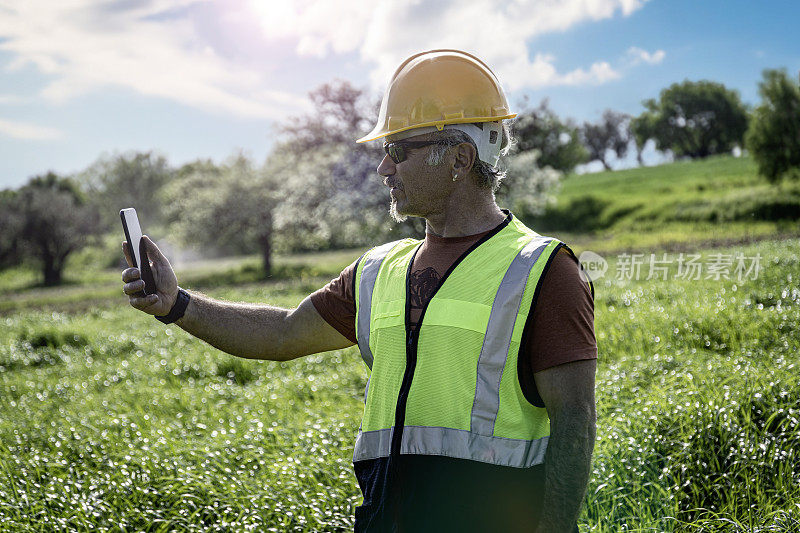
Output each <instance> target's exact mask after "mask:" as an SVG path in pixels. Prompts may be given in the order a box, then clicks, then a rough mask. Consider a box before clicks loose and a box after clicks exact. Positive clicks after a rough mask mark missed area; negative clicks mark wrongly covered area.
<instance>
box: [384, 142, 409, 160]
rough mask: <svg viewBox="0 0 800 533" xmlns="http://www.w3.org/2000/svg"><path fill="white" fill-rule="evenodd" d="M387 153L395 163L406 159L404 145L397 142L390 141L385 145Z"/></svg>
mask: <svg viewBox="0 0 800 533" xmlns="http://www.w3.org/2000/svg"><path fill="white" fill-rule="evenodd" d="M384 148H385V150H386V153H387V154H388V155H389V157H391V158H392V161H394V164H395V165H396V164H398V163H401V162H402V161H403V160H404V159H405V153H404V150H403V147H402V146H401V145H399V144H397V143H389V144H387V145H386V146H385V147H384Z"/></svg>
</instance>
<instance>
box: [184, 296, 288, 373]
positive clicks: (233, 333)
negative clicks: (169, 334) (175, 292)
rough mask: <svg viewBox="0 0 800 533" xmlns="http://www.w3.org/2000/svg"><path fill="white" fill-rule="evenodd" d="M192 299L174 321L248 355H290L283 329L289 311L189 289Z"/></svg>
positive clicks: (224, 348) (231, 350) (233, 351)
mask: <svg viewBox="0 0 800 533" xmlns="http://www.w3.org/2000/svg"><path fill="white" fill-rule="evenodd" d="M190 295H191V300H190V301H189V305H188V307H187V308H186V312H185V313H184V315H183V317H182V318H180V319H178V320H177V321H176V322H175V324H176V325H178V326H180V327H181V329H183V330H185V331H187V332H189V333H191V334H192V335H194V336H195V337H198V338H200V339H202V340H204V341H206V342H207V343H209V344H210V345H212V346H214V347H215V348H219V349H220V350H222V351H224V352H227V353H229V354H231V355H236V356H239V357H246V358H248V359H281V360H282V359H289V358H291V356H290V354H287V353H285V350H284V349H283V343H282V342H281V340H282V338H283V333H284V331H285V328H286V319H287V317H288V316H289V313H290V311H289V310H287V309H281V308H278V307H269V306H263V305H252V304H241V303H232V302H223V301H219V300H213V299H211V298H209V297H207V296H205V295H203V294H200V293H197V292H193V291H190Z"/></svg>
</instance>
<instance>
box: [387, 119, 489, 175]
mask: <svg viewBox="0 0 800 533" xmlns="http://www.w3.org/2000/svg"><path fill="white" fill-rule="evenodd" d="M444 129H446V130H459V131H462V132H464V133H466V134H467V135H469V137H470V139H472V141H473V142H474V143H475V146H476V147H477V148H478V159H480V160H481V161H483V162H484V163H486V164H487V165H489V166H491V167H493V168H494V167H496V166H497V162H498V160H499V159H500V151H501V149H502V148H501V146H502V144H503V125H502V124H501V123H500V122H480V123H478V124H445V126H444ZM434 131H441V130H440V129H439V128H437V127H436V126H426V127H422V128H412V129H410V130H406V131H402V132H399V133H396V134H394V135H391V136H389V138H388V139H391V141H392V142H393V141H401V140H403V139H408V138H409V137H416V136H417V135H424V134H426V133H433V132H434Z"/></svg>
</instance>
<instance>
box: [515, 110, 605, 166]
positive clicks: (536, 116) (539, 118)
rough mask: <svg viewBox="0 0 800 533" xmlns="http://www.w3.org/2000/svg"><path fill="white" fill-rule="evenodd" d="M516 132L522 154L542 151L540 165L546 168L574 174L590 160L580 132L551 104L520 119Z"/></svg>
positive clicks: (521, 116) (517, 119) (517, 121)
mask: <svg viewBox="0 0 800 533" xmlns="http://www.w3.org/2000/svg"><path fill="white" fill-rule="evenodd" d="M512 132H513V134H514V137H515V138H516V140H517V149H518V150H519V151H520V152H526V151H528V150H538V152H539V156H538V164H539V165H540V166H542V167H551V168H553V169H555V170H560V171H562V172H570V171H571V170H573V169H574V168H575V167H576V166H577V165H579V164H581V163H584V162H586V161H587V159H588V157H589V154H588V152H587V151H586V149H585V148H584V147H583V145H582V144H581V142H580V136H579V134H578V128H576V127H575V126H574V125H573V124H572V122H571V121H569V120H568V121H561V119H559V118H558V115H556V113H555V112H554V111H553V110H552V109H550V107H549V105H548V102H547V100H543V101H542V103H541V104H539V107H537V108H534V109H528V110H525V111H523V112H522V113H520V114H519V115H517V118H516V120H515V121H514V123H513V124H512Z"/></svg>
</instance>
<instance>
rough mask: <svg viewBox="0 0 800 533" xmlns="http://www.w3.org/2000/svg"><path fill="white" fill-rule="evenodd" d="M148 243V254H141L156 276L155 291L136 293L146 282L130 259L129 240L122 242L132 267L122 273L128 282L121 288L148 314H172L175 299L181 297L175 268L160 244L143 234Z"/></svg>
mask: <svg viewBox="0 0 800 533" xmlns="http://www.w3.org/2000/svg"><path fill="white" fill-rule="evenodd" d="M142 240H143V241H144V243H145V250H146V255H145V257H142V261H148V262H149V264H150V269H151V270H152V271H153V279H154V280H155V285H156V286H155V291H156V293H155V294H148V295H146V296H134V295H135V294H136V293H138V292H139V291H141V290H142V289H144V281H142V279H141V277H142V276H141V273H140V272H139V269H138V268H134V267H133V260H132V259H131V251H130V250H129V249H128V243H127V242H124V241H123V243H122V251H123V253H124V254H125V260H126V261H127V262H128V266H129V267H131V268H128V269H126V270H125V271H123V272H122V281H123V282H124V283H125V285H124V286H123V287H122V291H123V292H124V293H125V294H127V295H128V302H129V303H130V304H131V306H132V307H134V308H136V309H138V310H139V311H144V312H145V313H148V314H151V315H156V316H164V315H166V314H167V313H169V311H170V309H172V306H173V305H175V300H176V299H177V298H178V278H177V277H176V276H175V272H174V271H173V270H172V265H170V264H169V261H168V260H167V258H166V257H164V254H162V253H161V250H159V249H158V246H156V244H155V243H154V242H153V241H151V240H150V237H148V236H147V235H144V236H142Z"/></svg>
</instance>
